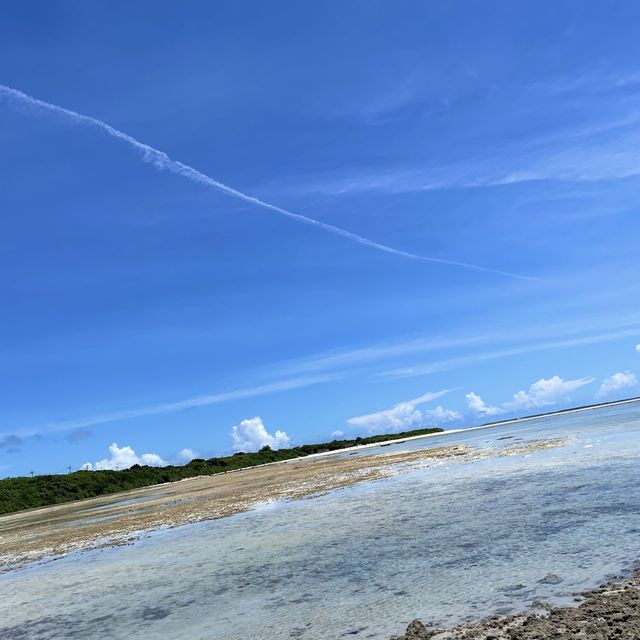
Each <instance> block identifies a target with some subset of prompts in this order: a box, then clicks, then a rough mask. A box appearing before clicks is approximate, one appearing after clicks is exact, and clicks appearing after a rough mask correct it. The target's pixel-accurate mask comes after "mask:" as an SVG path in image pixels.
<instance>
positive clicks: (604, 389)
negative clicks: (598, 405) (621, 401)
mask: <svg viewBox="0 0 640 640" xmlns="http://www.w3.org/2000/svg"><path fill="white" fill-rule="evenodd" d="M637 384H638V380H637V378H636V377H635V375H634V374H633V373H631V372H630V371H620V372H618V373H614V374H613V375H612V376H611V377H610V378H605V379H604V380H603V381H602V384H601V385H600V388H599V389H598V392H597V393H596V398H598V399H600V398H605V397H606V396H609V395H611V394H612V393H615V392H616V391H620V390H621V389H627V388H629V387H635V386H636V385H637Z"/></svg>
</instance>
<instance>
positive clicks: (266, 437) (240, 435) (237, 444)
mask: <svg viewBox="0 0 640 640" xmlns="http://www.w3.org/2000/svg"><path fill="white" fill-rule="evenodd" d="M231 439H232V440H233V448H234V450H235V451H247V452H249V451H259V450H260V449H262V447H264V446H269V447H271V448H272V449H282V448H284V447H286V446H287V445H288V444H289V439H290V438H289V436H288V435H287V434H286V433H285V432H284V431H276V432H275V434H274V435H271V434H270V433H269V432H268V431H267V430H266V429H265V426H264V424H263V423H262V418H260V417H258V416H256V417H255V418H247V419H246V420H243V421H242V422H241V423H240V424H239V425H237V426H234V427H232V429H231Z"/></svg>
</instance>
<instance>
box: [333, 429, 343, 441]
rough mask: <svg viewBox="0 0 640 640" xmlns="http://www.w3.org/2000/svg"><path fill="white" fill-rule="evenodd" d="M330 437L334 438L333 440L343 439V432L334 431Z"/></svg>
mask: <svg viewBox="0 0 640 640" xmlns="http://www.w3.org/2000/svg"><path fill="white" fill-rule="evenodd" d="M331 437H332V438H334V439H335V440H339V439H340V438H344V431H340V430H339V429H338V430H337V431H334V432H333V433H332V434H331Z"/></svg>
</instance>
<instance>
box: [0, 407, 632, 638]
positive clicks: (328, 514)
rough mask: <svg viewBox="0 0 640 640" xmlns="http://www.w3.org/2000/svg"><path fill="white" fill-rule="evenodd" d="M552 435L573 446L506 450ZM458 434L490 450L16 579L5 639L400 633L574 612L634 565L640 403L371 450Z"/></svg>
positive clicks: (7, 586)
mask: <svg viewBox="0 0 640 640" xmlns="http://www.w3.org/2000/svg"><path fill="white" fill-rule="evenodd" d="M548 439H554V440H555V439H559V441H560V442H561V445H560V446H558V447H556V448H552V449H546V450H542V451H530V452H522V453H520V454H518V455H511V456H505V455H499V454H500V453H501V452H502V453H504V449H505V448H508V447H515V446H518V447H520V446H521V445H526V444H527V443H530V442H532V441H537V440H548ZM453 443H464V444H466V445H468V446H470V447H472V448H473V449H474V450H477V451H482V452H484V453H485V454H486V455H484V456H482V457H481V459H473V457H471V458H454V459H447V460H441V461H438V462H434V463H433V464H430V465H428V466H425V465H419V466H418V467H417V468H416V467H415V466H410V465H409V466H407V465H403V466H401V467H398V469H397V472H396V473H394V474H393V475H392V477H389V478H386V479H383V480H375V481H370V482H363V483H360V484H357V485H355V486H352V487H350V488H348V489H339V490H335V491H332V492H330V493H327V494H325V495H322V496H319V497H312V498H307V499H303V500H295V501H280V502H270V503H264V504H259V505H257V506H256V508H255V509H253V510H252V511H249V512H247V513H242V514H238V515H234V516H231V517H228V518H224V519H221V520H216V521H210V522H203V523H198V524H191V525H185V526H182V527H178V528H173V529H165V530H160V531H156V532H152V533H147V534H144V535H142V536H141V538H140V539H139V540H138V541H137V542H135V543H134V544H132V545H129V546H120V547H114V548H108V549H98V550H95V551H90V552H85V553H75V554H70V555H68V556H66V557H64V558H62V559H59V560H55V561H50V562H45V563H39V564H33V565H30V566H27V567H24V568H21V569H18V570H14V571H11V572H8V573H5V574H3V575H1V576H0V638H2V640H17V639H20V640H23V639H34V640H35V639H38V640H53V639H56V640H71V639H78V640H89V639H93V638H95V639H100V640H106V639H118V640H125V639H126V640H149V639H155V638H159V639H167V640H246V639H247V638H251V639H264V640H285V639H291V638H299V639H301V640H336V639H344V638H355V639H356V640H358V639H360V638H363V639H364V638H369V639H375V640H382V639H384V640H387V639H388V638H389V637H390V636H392V635H394V634H400V633H402V632H403V630H404V628H405V627H406V625H407V624H408V622H410V621H411V620H412V619H414V618H420V619H421V620H423V621H425V622H426V623H430V624H433V625H436V626H440V627H446V626H451V625H453V624H456V623H459V622H463V621H468V620H475V619H479V618H482V617H485V616H488V615H493V614H506V613H516V612H521V611H525V610H527V609H529V608H530V607H531V605H532V603H533V602H534V601H536V600H538V601H543V602H548V603H551V604H563V605H570V604H575V603H576V601H577V600H576V598H577V596H576V594H577V593H578V592H581V591H583V590H585V589H589V588H591V587H594V586H596V585H597V584H599V583H601V582H602V581H603V580H606V579H609V578H611V577H613V576H620V575H627V574H629V573H630V572H631V571H633V569H634V568H635V567H636V566H637V561H638V560H640V403H631V404H626V405H618V406H609V407H604V408H597V409H592V410H588V411H582V412H578V413H565V414H560V415H555V416H547V417H541V418H537V419H534V420H530V421H527V422H520V423H513V424H505V425H502V426H496V427H492V428H488V429H482V430H473V431H467V432H460V433H452V434H444V435H441V436H437V437H432V438H423V439H419V440H412V441H407V442H401V443H398V444H394V445H391V446H389V447H384V448H380V447H374V448H370V449H366V450H364V451H362V452H361V453H358V455H373V454H376V453H390V452H392V451H403V450H407V449H420V448H425V449H426V448H430V447H436V446H442V445H445V444H453ZM339 455H342V456H345V455H349V454H348V453H343V454H339Z"/></svg>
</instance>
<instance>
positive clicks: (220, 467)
mask: <svg viewBox="0 0 640 640" xmlns="http://www.w3.org/2000/svg"><path fill="white" fill-rule="evenodd" d="M439 431H442V429H417V430H415V431H405V432H403V433H393V434H386V435H379V436H370V437H367V438H356V439H355V440H333V441H331V442H325V443H322V444H305V445H302V446H300V447H294V448H292V449H279V450H277V451H272V450H271V449H270V448H269V447H264V448H263V449H261V450H260V451H258V452H256V453H242V452H240V453H235V454H234V455H232V456H226V457H224V458H209V459H208V460H202V459H196V460H192V461H191V462H189V463H188V464H185V465H180V466H167V467H147V466H140V465H137V464H136V465H134V466H133V467H131V468H130V469H124V470H122V471H76V472H74V473H69V474H67V475H47V476H35V477H34V478H5V479H4V480H0V514H3V513H13V512H15V511H21V510H23V509H30V508H33V507H43V506H46V505H52V504H62V503H64V502H70V501H71V500H79V499H82V498H94V497H96V496H104V495H108V494H111V493H117V492H119V491H127V490H129V489H139V488H140V487H148V486H151V485H156V484H162V483H163V482H172V481H174V480H182V479H184V478H193V477H195V476H209V475H213V474H215V473H222V472H227V471H236V470H238V469H245V468H247V467H255V466H257V465H261V464H267V463H269V462H280V461H284V460H291V459H292V458H301V457H304V456H308V455H311V454H313V453H324V452H328V451H339V450H340V449H346V448H347V447H354V446H357V445H364V444H374V443H376V442H384V441H385V440H400V439H402V438H409V437H411V436H421V435H427V434H429V433H437V432H439Z"/></svg>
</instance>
